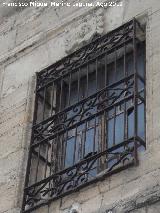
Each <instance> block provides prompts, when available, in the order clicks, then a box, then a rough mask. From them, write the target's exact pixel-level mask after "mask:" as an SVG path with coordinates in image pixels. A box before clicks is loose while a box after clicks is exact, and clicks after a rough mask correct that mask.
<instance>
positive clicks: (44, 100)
mask: <svg viewBox="0 0 160 213" xmlns="http://www.w3.org/2000/svg"><path fill="white" fill-rule="evenodd" d="M46 90H47V88H46V87H45V88H44V94H43V111H42V121H43V120H44V119H45V107H46V103H45V102H46Z"/></svg>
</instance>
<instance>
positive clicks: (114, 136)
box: [113, 106, 116, 146]
mask: <svg viewBox="0 0 160 213" xmlns="http://www.w3.org/2000/svg"><path fill="white" fill-rule="evenodd" d="M115 130H116V106H114V124H113V146H114V145H115V139H116V132H115Z"/></svg>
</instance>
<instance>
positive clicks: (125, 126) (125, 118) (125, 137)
mask: <svg viewBox="0 0 160 213" xmlns="http://www.w3.org/2000/svg"><path fill="white" fill-rule="evenodd" d="M123 67H124V78H126V77H127V69H126V43H125V42H124V58H123ZM127 85H128V82H127V80H126V81H125V82H124V87H127ZM126 92H127V91H126ZM127 119H128V118H127V113H126V101H125V102H124V140H126V139H127V138H128V137H127V128H128V125H127Z"/></svg>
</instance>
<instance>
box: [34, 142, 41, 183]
mask: <svg viewBox="0 0 160 213" xmlns="http://www.w3.org/2000/svg"><path fill="white" fill-rule="evenodd" d="M40 152H41V144H39V146H38V159H37V166H36V175H35V183H36V182H37V178H38V168H39V160H40Z"/></svg>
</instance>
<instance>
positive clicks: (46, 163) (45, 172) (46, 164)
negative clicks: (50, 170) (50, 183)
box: [44, 143, 49, 178]
mask: <svg viewBox="0 0 160 213" xmlns="http://www.w3.org/2000/svg"><path fill="white" fill-rule="evenodd" d="M48 151H49V144H48V143H47V150H46V162H45V170H44V178H46V174H47V166H48Z"/></svg>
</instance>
